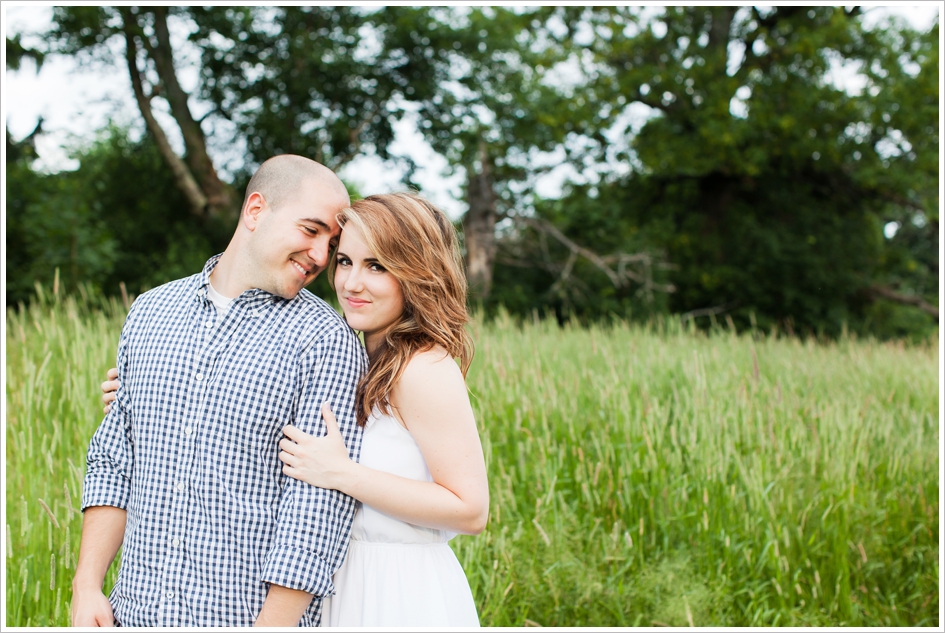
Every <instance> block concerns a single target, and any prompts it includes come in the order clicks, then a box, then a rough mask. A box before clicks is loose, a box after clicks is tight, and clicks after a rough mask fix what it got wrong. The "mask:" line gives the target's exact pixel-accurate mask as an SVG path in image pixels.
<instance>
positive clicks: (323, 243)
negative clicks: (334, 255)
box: [308, 240, 331, 270]
mask: <svg viewBox="0 0 945 633" xmlns="http://www.w3.org/2000/svg"><path fill="white" fill-rule="evenodd" d="M330 254H331V243H330V242H329V241H328V240H315V242H313V243H312V245H311V247H310V248H309V249H308V256H309V257H310V258H311V260H312V261H313V262H314V263H315V265H316V266H317V267H318V269H319V270H324V269H325V266H327V265H328V256H329V255H330Z"/></svg>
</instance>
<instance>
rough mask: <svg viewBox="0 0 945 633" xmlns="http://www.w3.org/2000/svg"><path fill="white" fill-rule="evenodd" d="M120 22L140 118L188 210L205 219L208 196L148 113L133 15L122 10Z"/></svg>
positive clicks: (148, 104) (147, 101)
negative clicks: (122, 22)
mask: <svg viewBox="0 0 945 633" xmlns="http://www.w3.org/2000/svg"><path fill="white" fill-rule="evenodd" d="M122 19H123V20H124V32H125V61H126V62H127V63H128V73H129V74H130V75H131V88H132V90H133V91H134V94H135V101H137V102H138V109H140V110H141V116H142V117H143V118H144V123H145V125H147V127H148V131H150V132H151V135H152V136H153V137H154V142H155V143H157V146H158V151H159V152H160V153H161V156H162V157H163V158H164V161H165V162H166V163H167V166H168V167H169V168H170V170H171V173H173V174H174V181H175V182H176V183H177V187H178V188H179V189H180V190H181V192H183V194H184V196H185V197H186V198H187V202H188V203H190V210H191V212H192V213H193V214H194V215H197V216H200V217H204V214H205V212H206V209H207V197H206V196H205V195H204V193H203V191H202V190H201V189H200V186H199V185H198V184H197V181H196V180H194V177H193V175H192V174H191V173H190V170H189V169H188V168H187V165H186V164H185V163H184V161H183V160H181V158H180V157H179V156H178V155H177V154H175V153H174V150H173V148H171V144H170V142H169V141H168V140H167V135H166V134H165V133H164V129H163V128H162V127H161V125H160V124H159V123H158V122H157V120H156V119H155V118H154V113H153V112H151V103H150V101H149V97H148V96H147V95H145V94H144V86H143V84H142V82H141V72H140V71H139V70H138V46H137V44H136V43H135V36H134V33H133V31H132V26H131V23H130V22H131V21H132V20H134V16H132V15H131V12H130V11H128V10H127V9H124V10H122Z"/></svg>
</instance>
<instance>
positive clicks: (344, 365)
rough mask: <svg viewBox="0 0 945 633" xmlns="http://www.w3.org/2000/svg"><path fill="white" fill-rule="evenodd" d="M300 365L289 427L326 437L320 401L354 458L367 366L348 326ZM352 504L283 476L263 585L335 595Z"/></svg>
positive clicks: (350, 500) (340, 496)
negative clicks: (361, 383) (360, 385)
mask: <svg viewBox="0 0 945 633" xmlns="http://www.w3.org/2000/svg"><path fill="white" fill-rule="evenodd" d="M307 357H308V358H307V360H308V362H303V363H301V366H302V367H304V369H302V371H304V372H305V375H303V376H302V377H300V380H301V381H302V389H301V391H300V394H299V400H298V407H297V413H296V419H295V420H294V421H293V424H294V425H295V426H296V427H298V428H299V429H301V430H303V431H305V432H306V433H309V434H311V435H316V436H321V435H325V422H324V420H323V419H322V416H321V405H322V403H323V402H329V403H330V404H331V410H332V412H333V413H334V414H335V418H336V419H337V420H338V428H339V429H340V431H341V435H342V437H343V438H344V441H345V445H346V446H347V447H348V452H349V455H350V456H351V458H352V459H357V458H358V455H359V452H360V448H361V430H360V428H358V426H357V422H356V418H355V390H356V389H357V385H358V380H359V379H360V377H361V375H362V374H363V372H364V371H365V369H366V367H367V357H366V354H365V352H364V348H363V347H361V344H360V342H359V341H358V339H357V337H356V336H355V334H354V332H352V331H351V330H350V329H348V328H347V327H344V326H342V327H339V328H338V329H337V330H336V331H335V332H333V333H331V334H328V335H326V336H324V337H323V338H322V339H321V340H319V341H317V342H316V343H315V345H313V346H312V349H311V350H310V352H309V355H307ZM355 504H356V502H355V500H354V499H353V498H351V497H349V496H348V495H345V494H343V493H341V492H338V491H337V490H326V489H324V488H317V487H315V486H311V485H309V484H307V483H304V482H301V481H298V480H296V479H292V478H290V477H287V478H286V480H285V487H284V488H283V492H282V498H281V500H280V506H279V515H278V519H277V526H276V535H275V538H274V540H273V546H272V547H271V548H270V550H269V552H268V554H267V556H266V561H265V564H264V566H263V575H262V580H263V581H265V582H268V583H271V584H275V585H280V586H283V587H287V588H289V589H298V590H301V591H307V592H309V593H311V594H314V595H315V596H316V597H325V596H328V595H331V594H332V593H333V592H334V587H333V585H332V582H331V577H332V574H334V572H335V570H336V569H338V567H340V566H341V563H342V562H343V561H344V557H345V553H346V552H347V548H348V537H349V534H350V531H351V521H352V519H353V518H354V511H355Z"/></svg>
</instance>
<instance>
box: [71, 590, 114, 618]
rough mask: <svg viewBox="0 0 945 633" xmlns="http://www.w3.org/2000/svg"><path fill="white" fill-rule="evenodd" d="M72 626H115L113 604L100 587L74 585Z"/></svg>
mask: <svg viewBox="0 0 945 633" xmlns="http://www.w3.org/2000/svg"><path fill="white" fill-rule="evenodd" d="M72 626H115V614H114V613H112V605H111V603H110V602H108V598H106V597H105V594H104V593H102V590H101V589H100V588H99V589H95V588H94V587H90V588H83V589H80V588H78V587H73V589H72Z"/></svg>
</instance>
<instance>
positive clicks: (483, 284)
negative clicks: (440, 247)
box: [463, 141, 496, 299]
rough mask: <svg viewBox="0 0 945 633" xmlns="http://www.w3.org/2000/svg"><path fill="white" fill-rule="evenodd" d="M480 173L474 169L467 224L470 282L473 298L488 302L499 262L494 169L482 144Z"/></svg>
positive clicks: (469, 170) (464, 230) (471, 171)
mask: <svg viewBox="0 0 945 633" xmlns="http://www.w3.org/2000/svg"><path fill="white" fill-rule="evenodd" d="M479 163H480V165H481V167H480V170H479V173H476V171H475V169H474V168H473V167H472V166H471V165H470V167H469V169H468V173H469V183H468V189H467V192H466V196H467V201H468V202H469V210H468V211H467V212H466V217H465V219H464V220H463V235H464V237H465V240H466V278H467V279H468V281H469V289H470V294H471V295H472V296H473V297H476V298H479V299H485V298H486V297H488V296H489V293H490V292H491V290H492V265H493V262H494V261H495V252H496V243H495V221H496V205H495V203H496V196H495V191H494V190H493V187H492V165H491V163H490V160H489V155H488V154H487V153H486V147H485V144H484V143H483V142H481V141H480V143H479Z"/></svg>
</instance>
